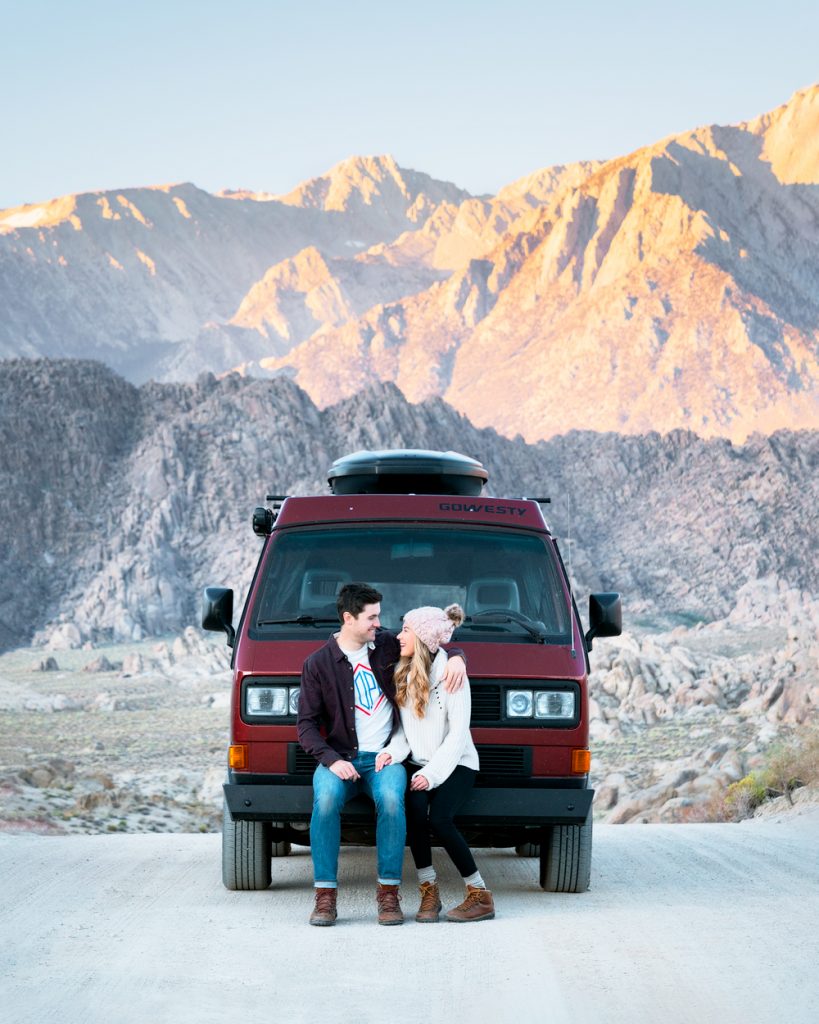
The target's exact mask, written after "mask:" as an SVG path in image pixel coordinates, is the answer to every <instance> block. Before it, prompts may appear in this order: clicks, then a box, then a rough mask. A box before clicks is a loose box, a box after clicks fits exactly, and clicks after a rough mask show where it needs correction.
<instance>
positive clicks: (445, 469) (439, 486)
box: [327, 448, 489, 497]
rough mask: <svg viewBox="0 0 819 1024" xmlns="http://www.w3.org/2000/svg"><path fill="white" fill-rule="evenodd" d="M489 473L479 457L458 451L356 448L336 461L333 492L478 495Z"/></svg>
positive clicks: (331, 479) (330, 473) (329, 475)
mask: <svg viewBox="0 0 819 1024" xmlns="http://www.w3.org/2000/svg"><path fill="white" fill-rule="evenodd" d="M488 478H489V474H488V473H487V472H486V470H485V469H484V468H483V466H482V465H481V464H480V462H478V461H477V460H476V459H470V458H469V456H468V455H459V454H458V452H429V451H422V450H420V449H417V448H406V449H396V450H392V451H381V452H367V451H363V452H354V453H353V454H352V455H344V456H342V458H340V459H336V461H335V462H334V463H333V464H332V466H331V467H330V469H329V470H328V472H327V482H328V483H329V485H330V489H331V490H332V492H333V494H462V495H469V496H472V497H474V496H475V495H478V494H480V493H481V488H482V487H483V485H484V484H485V483H486V481H487V479H488Z"/></svg>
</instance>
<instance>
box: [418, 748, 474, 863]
mask: <svg viewBox="0 0 819 1024" xmlns="http://www.w3.org/2000/svg"><path fill="white" fill-rule="evenodd" d="M416 771H418V766H417V765H414V764H411V763H408V764H407V775H412V773H413V772H416ZM421 774H422V775H423V774H424V772H423V769H421ZM476 774H477V772H475V771H473V770H472V769H471V768H466V767H465V766H464V765H462V764H459V765H458V766H457V768H456V769H455V771H454V772H453V773H452V774H451V775H450V776H449V778H448V779H447V780H446V782H443V783H441V785H440V786H437V787H436V788H435V789H419V790H412V789H408V790H407V797H406V810H407V842H408V843H409V847H410V850H411V851H412V859H413V860H414V861H415V866H416V868H418V870H419V871H420V870H421V869H422V868H428V867H431V866H432V843H431V837H430V832H431V833H432V835H434V836H435V838H436V839H437V840H438V841H439V842H440V844H441V846H443V848H444V849H445V850H446V852H447V853H448V854H449V856H450V858H451V860H452V863H453V864H454V865H455V867H456V868H457V869H458V871H459V873H460V875H461V877H462V878H469V876H470V875H474V874H475V872H476V871H477V870H478V868H477V865H476V864H475V858H474V857H473V856H472V851H471V850H470V849H469V846H468V845H467V843H466V840H465V839H464V837H463V836H462V835H461V833H460V832H459V831H458V829H457V828H456V827H455V823H454V822H453V820H452V819H453V818H454V817H455V815H456V814H457V813H458V810H459V808H460V807H461V806H462V805H463V803H464V801H465V800H466V798H467V797H468V796H469V792H470V790H471V789H472V787H473V786H474V785H475V775H476Z"/></svg>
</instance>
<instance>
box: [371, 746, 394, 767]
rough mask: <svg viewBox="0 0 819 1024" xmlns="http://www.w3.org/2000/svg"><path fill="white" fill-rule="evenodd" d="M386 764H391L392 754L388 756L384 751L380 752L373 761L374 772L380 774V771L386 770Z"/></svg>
mask: <svg viewBox="0 0 819 1024" xmlns="http://www.w3.org/2000/svg"><path fill="white" fill-rule="evenodd" d="M388 764H392V754H388V753H387V752H386V750H382V751H381V753H380V754H379V755H378V756H377V757H376V759H375V770H376V771H377V772H380V771H381V769H382V768H386V766H387V765H388Z"/></svg>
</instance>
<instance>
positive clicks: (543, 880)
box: [540, 811, 592, 892]
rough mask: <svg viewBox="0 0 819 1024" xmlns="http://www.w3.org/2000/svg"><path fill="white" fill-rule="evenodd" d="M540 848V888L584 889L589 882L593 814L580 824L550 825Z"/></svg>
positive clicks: (563, 890) (554, 890) (557, 890)
mask: <svg viewBox="0 0 819 1024" xmlns="http://www.w3.org/2000/svg"><path fill="white" fill-rule="evenodd" d="M545 832H546V835H545V836H544V839H543V842H542V844H541V847H540V887H541V888H542V889H545V890H546V892H585V891H586V890H587V889H588V888H589V883H590V881H591V851H592V814H591V811H589V815H588V817H587V818H586V820H585V821H584V822H583V824H582V825H553V826H552V827H551V829H546V830H545Z"/></svg>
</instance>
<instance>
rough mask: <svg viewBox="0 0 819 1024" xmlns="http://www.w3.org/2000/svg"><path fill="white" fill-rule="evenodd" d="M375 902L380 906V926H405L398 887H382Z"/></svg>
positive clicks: (379, 886)
mask: <svg viewBox="0 0 819 1024" xmlns="http://www.w3.org/2000/svg"><path fill="white" fill-rule="evenodd" d="M375 901H376V903H377V904H378V923H379V924H403V923H404V915H403V913H402V911H401V903H400V901H401V897H400V896H399V895H398V886H397V885H381V883H380V882H379V883H378V888H377V889H376V891H375Z"/></svg>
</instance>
